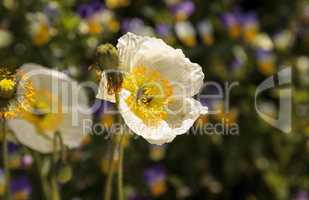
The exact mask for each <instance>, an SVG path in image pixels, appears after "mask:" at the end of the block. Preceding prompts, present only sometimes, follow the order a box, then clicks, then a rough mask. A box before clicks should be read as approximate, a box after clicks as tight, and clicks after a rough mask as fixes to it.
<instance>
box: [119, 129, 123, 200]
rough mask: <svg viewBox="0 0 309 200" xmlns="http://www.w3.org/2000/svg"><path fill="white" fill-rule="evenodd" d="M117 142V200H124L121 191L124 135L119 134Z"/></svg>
mask: <svg viewBox="0 0 309 200" xmlns="http://www.w3.org/2000/svg"><path fill="white" fill-rule="evenodd" d="M120 137H121V138H120V140H119V163H118V199H119V200H124V191H123V157H124V145H123V138H124V133H123V132H122V133H121V136H120Z"/></svg>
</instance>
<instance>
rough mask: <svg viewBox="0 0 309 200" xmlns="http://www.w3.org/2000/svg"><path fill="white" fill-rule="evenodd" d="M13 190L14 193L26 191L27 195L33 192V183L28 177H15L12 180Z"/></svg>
mask: <svg viewBox="0 0 309 200" xmlns="http://www.w3.org/2000/svg"><path fill="white" fill-rule="evenodd" d="M11 191H12V192H13V193H19V192H22V193H25V194H27V195H30V194H31V192H32V187H31V184H30V182H29V180H28V178H26V177H20V178H18V179H14V180H12V182H11Z"/></svg>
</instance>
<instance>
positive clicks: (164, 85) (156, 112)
mask: <svg viewBox="0 0 309 200" xmlns="http://www.w3.org/2000/svg"><path fill="white" fill-rule="evenodd" d="M123 88H124V89H126V90H128V91H129V92H131V94H130V96H129V97H127V99H126V100H125V101H126V103H127V104H128V106H129V108H130V109H131V110H132V112H134V114H135V115H136V116H138V117H139V118H140V119H142V120H143V122H144V123H145V124H147V125H149V126H156V125H157V124H158V123H159V122H160V121H162V120H164V119H165V118H166V116H167V112H166V110H165V106H166V105H167V104H168V102H169V97H170V96H171V95H172V93H173V90H172V86H171V84H170V82H169V81H168V80H167V79H165V78H164V77H163V76H162V74H161V73H160V72H158V71H157V70H154V69H151V68H149V67H145V66H139V67H135V68H134V69H133V70H132V72H131V73H130V74H128V75H126V76H125V78H124V81H123Z"/></svg>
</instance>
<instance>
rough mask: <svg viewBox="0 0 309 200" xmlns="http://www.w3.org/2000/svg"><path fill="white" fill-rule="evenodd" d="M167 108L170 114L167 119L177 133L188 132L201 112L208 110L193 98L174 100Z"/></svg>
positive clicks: (204, 112)
mask: <svg viewBox="0 0 309 200" xmlns="http://www.w3.org/2000/svg"><path fill="white" fill-rule="evenodd" d="M167 109H168V113H169V114H168V118H167V119H166V121H167V123H168V125H169V126H170V128H172V129H173V131H174V133H175V134H177V135H180V134H184V133H186V132H187V131H188V130H189V129H190V128H191V127H192V126H193V124H194V122H195V121H196V120H197V118H198V117H199V116H200V115H201V114H206V113H207V110H208V109H207V107H204V106H202V104H201V103H200V102H199V101H196V100H195V99H193V98H186V99H177V100H174V101H172V102H171V103H170V104H169V105H168V107H167Z"/></svg>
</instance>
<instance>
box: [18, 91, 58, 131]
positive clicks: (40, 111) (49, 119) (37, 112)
mask: <svg viewBox="0 0 309 200" xmlns="http://www.w3.org/2000/svg"><path fill="white" fill-rule="evenodd" d="M22 117H23V118H24V119H25V120H27V121H29V122H31V123H33V124H34V125H35V126H36V127H37V128H38V130H39V132H40V133H44V132H46V131H48V132H55V131H57V129H58V128H59V124H60V123H61V122H62V120H63V115H62V112H61V103H60V100H59V98H58V96H56V95H53V94H51V93H50V92H48V91H36V96H35V100H34V102H33V104H32V106H31V112H25V113H23V115H22Z"/></svg>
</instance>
